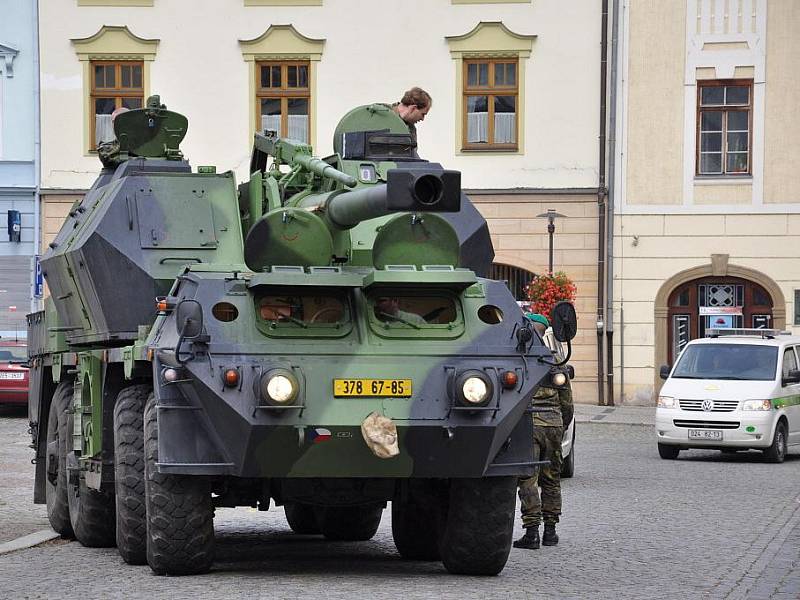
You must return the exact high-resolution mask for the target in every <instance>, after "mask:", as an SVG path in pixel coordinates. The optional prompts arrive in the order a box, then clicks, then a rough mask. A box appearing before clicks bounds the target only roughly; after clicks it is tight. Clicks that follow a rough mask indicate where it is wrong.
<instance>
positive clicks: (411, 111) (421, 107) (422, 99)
mask: <svg viewBox="0 0 800 600" xmlns="http://www.w3.org/2000/svg"><path fill="white" fill-rule="evenodd" d="M431 106H433V100H432V99H431V95H430V94H429V93H428V92H426V91H425V90H423V89H422V88H421V87H416V86H415V87H412V88H411V89H410V90H408V91H407V92H406V93H405V94H403V97H402V98H401V99H400V102H395V103H394V104H392V105H391V107H392V110H393V111H394V112H396V113H397V115H398V116H399V117H400V118H401V119H403V121H405V123H406V125H408V132H409V133H410V134H411V141H413V142H414V144H415V145H416V143H417V123H420V122H422V121H424V120H425V117H426V116H427V114H428V112H429V111H430V110H431Z"/></svg>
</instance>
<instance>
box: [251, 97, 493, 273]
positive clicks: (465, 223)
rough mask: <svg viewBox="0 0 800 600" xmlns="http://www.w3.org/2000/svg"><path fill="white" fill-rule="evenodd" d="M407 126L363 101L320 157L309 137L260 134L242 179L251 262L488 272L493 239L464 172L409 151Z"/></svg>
mask: <svg viewBox="0 0 800 600" xmlns="http://www.w3.org/2000/svg"><path fill="white" fill-rule="evenodd" d="M407 131H408V129H407V126H406V125H405V123H403V121H402V119H400V117H398V116H397V115H396V114H395V113H394V112H393V111H391V110H374V106H372V107H369V106H368V107H360V108H358V109H354V110H353V111H351V112H350V113H348V114H347V115H346V116H345V117H344V118H343V119H342V122H340V124H339V126H338V127H337V129H336V133H335V140H334V147H335V148H337V149H338V150H339V153H337V154H334V155H333V156H329V157H326V158H322V159H320V158H315V157H314V156H313V151H312V148H311V146H309V145H308V144H305V143H302V142H298V141H295V140H290V139H283V138H279V137H277V135H276V134H275V133H274V132H266V134H265V135H261V134H256V136H255V141H254V149H253V157H252V160H251V163H250V167H251V173H252V174H253V175H252V177H251V180H250V183H249V184H245V185H242V186H240V193H241V196H242V197H241V199H240V205H241V206H242V209H243V210H242V212H243V215H245V214H246V216H243V226H244V227H246V228H247V229H248V231H247V236H246V240H245V248H244V255H245V262H246V263H247V265H248V266H249V267H250V268H251V269H253V270H254V271H261V270H264V269H268V268H271V267H273V266H278V265H294V266H302V267H315V266H331V265H343V266H347V265H349V266H369V267H376V268H379V269H380V268H383V267H384V266H386V265H414V266H417V267H421V266H424V265H450V266H452V267H457V266H467V267H469V268H473V269H474V270H475V271H476V272H480V273H482V272H483V271H484V269H485V265H484V263H485V262H486V261H489V262H491V257H492V256H493V252H492V248H491V241H490V240H489V236H488V230H487V229H486V225H485V221H483V219H482V218H480V215H479V214H478V213H477V211H475V209H474V208H473V207H472V205H471V204H470V203H469V200H468V199H467V198H466V196H464V195H463V194H462V192H461V173H460V172H458V171H451V170H446V169H444V168H442V166H441V165H439V164H437V163H431V162H428V161H425V160H421V159H420V158H418V157H417V156H416V154H415V153H414V152H409V151H408V149H409V147H410V146H409V141H408V138H409V136H408V133H407ZM337 140H338V142H337ZM464 204H466V207H464V206H463V205H464ZM409 213H410V214H409ZM445 215H446V216H445ZM465 258H466V260H464V259H465Z"/></svg>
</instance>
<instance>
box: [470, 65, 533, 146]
mask: <svg viewBox="0 0 800 600" xmlns="http://www.w3.org/2000/svg"><path fill="white" fill-rule="evenodd" d="M517 62H518V61H517V59H516V58H515V59H513V60H512V59H496V60H488V59H475V60H465V61H464V90H463V96H464V127H463V131H464V139H463V146H464V149H465V150H516V149H517V139H518V127H517V123H518V121H519V119H518V112H519V106H518V100H519V84H518V77H517V67H518V65H517Z"/></svg>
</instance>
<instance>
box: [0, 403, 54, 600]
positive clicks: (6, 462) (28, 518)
mask: <svg viewBox="0 0 800 600" xmlns="http://www.w3.org/2000/svg"><path fill="white" fill-rule="evenodd" d="M30 443H31V436H29V435H28V417H27V409H25V408H15V407H14V408H12V407H7V406H4V407H0V473H1V474H2V477H0V544H2V543H5V542H8V541H10V540H13V539H16V538H18V537H22V536H23V535H27V534H29V533H33V532H35V531H41V530H42V529H50V523H48V522H47V508H45V506H44V505H40V504H34V503H33V485H32V484H31V482H32V481H33V469H34V466H33V465H32V464H31V459H32V458H33V450H31V449H30V448H29V447H28V446H29V444H30ZM1 586H2V584H0V596H2V589H1Z"/></svg>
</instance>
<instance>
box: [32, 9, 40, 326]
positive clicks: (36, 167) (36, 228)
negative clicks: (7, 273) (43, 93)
mask: <svg viewBox="0 0 800 600" xmlns="http://www.w3.org/2000/svg"><path fill="white" fill-rule="evenodd" d="M33 74H34V77H35V78H36V80H35V83H34V88H33V107H34V108H33V111H34V114H33V136H34V137H33V148H34V153H33V173H34V175H33V176H34V185H35V186H36V189H35V191H34V193H33V254H34V256H35V255H37V254H39V245H40V243H41V242H40V240H39V238H40V232H41V228H42V225H41V208H40V203H41V194H40V186H41V182H42V177H41V164H42V141H41V123H40V120H41V106H40V105H39V100H40V90H39V85H40V81H41V79H40V76H39V0H33ZM35 260H36V259H35V258H34V261H35ZM34 266H35V265H34ZM31 288H32V290H33V292H34V293H35V292H36V270H35V269H34V270H33V277H32V283H31ZM40 303H41V300H39V299H38V298H36V297H35V296H34V294H31V312H36V311H38V310H39V308H40V307H39V305H40Z"/></svg>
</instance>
